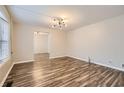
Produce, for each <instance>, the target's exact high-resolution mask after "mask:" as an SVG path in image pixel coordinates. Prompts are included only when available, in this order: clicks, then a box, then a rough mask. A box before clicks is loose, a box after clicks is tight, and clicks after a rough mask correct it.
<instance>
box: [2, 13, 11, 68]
mask: <svg viewBox="0 0 124 93" xmlns="http://www.w3.org/2000/svg"><path fill="white" fill-rule="evenodd" d="M0 19H1V20H3V21H4V22H6V23H7V24H8V40H7V42H8V43H7V44H8V53H7V55H6V57H5V58H3V59H0V66H1V64H4V63H6V62H7V61H8V60H9V59H10V57H11V40H10V37H11V33H10V23H9V22H8V21H7V20H6V17H5V16H4V15H3V13H2V11H0Z"/></svg>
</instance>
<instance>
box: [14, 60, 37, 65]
mask: <svg viewBox="0 0 124 93" xmlns="http://www.w3.org/2000/svg"><path fill="white" fill-rule="evenodd" d="M34 61H35V60H25V61H17V62H14V64H20V63H29V62H34Z"/></svg>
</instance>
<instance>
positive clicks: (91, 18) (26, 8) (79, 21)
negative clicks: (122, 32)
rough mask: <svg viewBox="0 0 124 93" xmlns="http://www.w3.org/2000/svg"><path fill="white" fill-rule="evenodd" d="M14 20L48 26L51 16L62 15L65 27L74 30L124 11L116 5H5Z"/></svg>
mask: <svg viewBox="0 0 124 93" xmlns="http://www.w3.org/2000/svg"><path fill="white" fill-rule="evenodd" d="M7 8H8V10H9V11H10V13H11V15H12V17H13V19H14V22H16V23H24V24H29V25H34V26H40V27H44V28H48V27H49V26H50V23H51V22H52V21H51V20H52V17H63V18H64V19H65V20H66V23H67V27H66V28H65V29H64V30H74V29H77V28H79V27H81V26H85V25H89V24H93V23H96V22H99V21H102V20H105V19H108V18H111V17H115V16H119V15H121V14H123V13H124V6H119V5H118V6H117V5H108V6H107V5H106V6H104V5H94V6H93V5H89V6H88V5H74V6H72V5H65V6H64V5H60V6H59V5H58V6H51V5H16V6H13V5H11V6H7Z"/></svg>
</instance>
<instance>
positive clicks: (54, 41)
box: [48, 30, 67, 58]
mask: <svg viewBox="0 0 124 93" xmlns="http://www.w3.org/2000/svg"><path fill="white" fill-rule="evenodd" d="M66 45H67V38H66V32H65V31H57V30H51V31H50V33H49V47H48V48H49V53H50V58H56V57H63V56H66V52H67V50H66V48H67V46H66Z"/></svg>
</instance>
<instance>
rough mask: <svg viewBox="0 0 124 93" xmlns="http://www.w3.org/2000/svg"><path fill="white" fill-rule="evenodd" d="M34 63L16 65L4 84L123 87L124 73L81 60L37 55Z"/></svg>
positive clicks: (17, 85) (21, 85) (20, 85)
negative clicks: (50, 58)
mask: <svg viewBox="0 0 124 93" xmlns="http://www.w3.org/2000/svg"><path fill="white" fill-rule="evenodd" d="M35 60H36V61H34V62H29V63H21V64H16V65H14V67H13V68H12V70H11V72H10V74H9V76H8V78H7V80H6V82H5V83H7V82H9V81H11V80H13V84H12V87H98V86H99V87H112V86H115V87H122V86H124V72H121V71H118V70H115V69H111V68H107V67H104V66H100V65H96V64H88V62H84V61H81V60H77V59H74V58H70V57H63V58H57V59H52V60H49V55H48V54H37V55H35Z"/></svg>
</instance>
